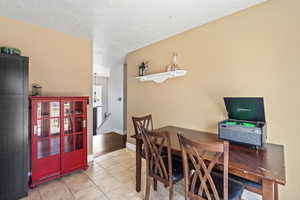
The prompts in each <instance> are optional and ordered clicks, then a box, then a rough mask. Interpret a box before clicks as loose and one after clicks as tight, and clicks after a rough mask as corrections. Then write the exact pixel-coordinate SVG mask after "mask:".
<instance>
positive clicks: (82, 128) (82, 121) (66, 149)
mask: <svg viewBox="0 0 300 200" xmlns="http://www.w3.org/2000/svg"><path fill="white" fill-rule="evenodd" d="M86 103H87V102H86V100H84V99H72V98H68V99H64V100H62V102H61V104H62V107H63V108H62V110H63V113H62V115H63V118H62V123H63V127H62V128H63V131H62V132H63V134H62V140H61V141H62V171H63V173H67V172H70V171H72V170H74V169H78V168H84V167H86V166H87V151H86V149H87V137H86V133H87V131H86Z"/></svg>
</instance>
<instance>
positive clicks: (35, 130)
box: [33, 125, 37, 135]
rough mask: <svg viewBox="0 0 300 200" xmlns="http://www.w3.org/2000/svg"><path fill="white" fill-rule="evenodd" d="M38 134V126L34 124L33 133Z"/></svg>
mask: <svg viewBox="0 0 300 200" xmlns="http://www.w3.org/2000/svg"><path fill="white" fill-rule="evenodd" d="M36 134H37V126H36V125H34V126H33V135H36Z"/></svg>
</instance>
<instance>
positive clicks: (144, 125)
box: [132, 115, 153, 135]
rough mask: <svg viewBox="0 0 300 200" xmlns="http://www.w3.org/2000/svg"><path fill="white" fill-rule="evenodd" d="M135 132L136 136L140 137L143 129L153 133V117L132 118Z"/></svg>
mask: <svg viewBox="0 0 300 200" xmlns="http://www.w3.org/2000/svg"><path fill="white" fill-rule="evenodd" d="M132 121H133V126H134V132H135V134H136V135H140V134H141V131H142V129H146V130H149V131H153V121H152V115H146V116H143V117H132Z"/></svg>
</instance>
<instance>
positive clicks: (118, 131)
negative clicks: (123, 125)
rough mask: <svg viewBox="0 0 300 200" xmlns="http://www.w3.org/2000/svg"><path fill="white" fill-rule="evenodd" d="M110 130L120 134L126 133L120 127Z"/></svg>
mask: <svg viewBox="0 0 300 200" xmlns="http://www.w3.org/2000/svg"><path fill="white" fill-rule="evenodd" d="M112 132H115V133H118V134H120V135H126V134H125V133H124V131H123V130H120V129H117V128H113V129H112Z"/></svg>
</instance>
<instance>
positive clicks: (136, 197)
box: [22, 149, 252, 200]
mask: <svg viewBox="0 0 300 200" xmlns="http://www.w3.org/2000/svg"><path fill="white" fill-rule="evenodd" d="M89 166H90V167H89V168H88V170H86V171H78V172H74V173H72V174H70V175H67V176H65V177H62V178H60V179H57V180H53V181H51V182H48V183H45V184H42V185H39V186H38V187H37V188H35V189H33V190H30V191H29V196H28V197H26V198H23V199H22V200H69V199H70V200H73V199H80V200H142V199H144V194H145V162H144V161H143V169H142V170H143V177H142V191H141V192H140V193H137V192H136V191H135V152H133V151H130V150H127V149H121V150H118V151H114V152H112V153H108V154H105V155H102V156H100V157H97V158H96V159H95V160H94V161H93V162H92V163H90V164H89ZM151 189H152V190H151V200H164V199H166V200H167V199H168V190H167V189H166V188H164V186H163V185H162V184H160V183H159V184H158V190H157V191H156V192H155V191H153V188H151ZM174 190H175V192H174V199H175V200H183V199H184V194H183V182H180V183H178V184H176V185H175V189H174ZM247 199H248V198H247ZM251 200H252V198H251Z"/></svg>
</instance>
